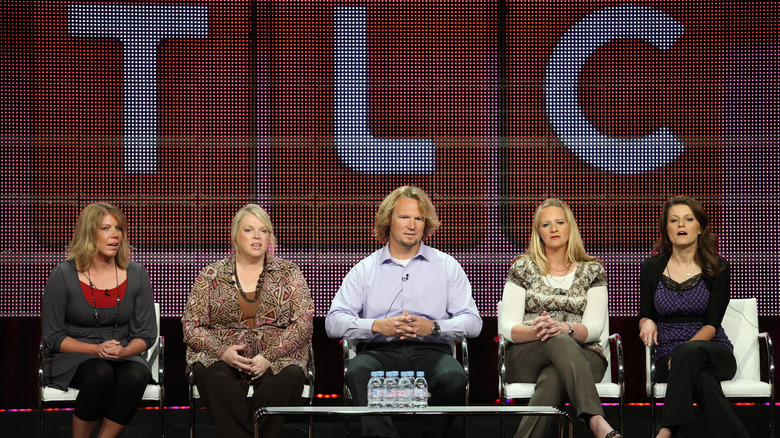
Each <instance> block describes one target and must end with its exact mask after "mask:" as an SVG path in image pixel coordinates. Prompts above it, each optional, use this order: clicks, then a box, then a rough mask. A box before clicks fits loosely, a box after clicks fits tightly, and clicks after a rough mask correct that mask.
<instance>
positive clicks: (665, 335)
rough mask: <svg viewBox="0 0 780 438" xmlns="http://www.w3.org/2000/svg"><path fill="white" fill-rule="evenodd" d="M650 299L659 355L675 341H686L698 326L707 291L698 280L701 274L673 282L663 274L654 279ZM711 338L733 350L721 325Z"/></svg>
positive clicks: (705, 306) (664, 354)
mask: <svg viewBox="0 0 780 438" xmlns="http://www.w3.org/2000/svg"><path fill="white" fill-rule="evenodd" d="M653 301H654V303H655V308H656V310H657V312H658V316H659V318H658V319H659V321H658V346H657V347H656V353H655V357H656V358H658V359H660V358H663V357H664V356H667V355H670V354H672V351H674V349H675V348H676V347H677V346H678V345H680V344H683V343H685V342H688V341H689V340H690V339H691V338H692V337H693V336H694V335H695V334H696V333H698V332H699V330H701V327H702V318H703V317H704V315H705V312H706V310H707V306H708V304H709V301H710V291H709V290H708V289H707V286H706V284H705V283H704V281H702V278H701V274H699V275H697V276H695V277H692V278H691V279H690V280H688V281H685V282H683V283H677V282H676V281H674V280H672V279H671V278H669V277H667V276H666V275H664V276H663V277H662V278H661V281H659V282H658V288H657V289H656V291H655V295H654V298H653ZM712 341H713V342H718V343H721V344H723V345H725V346H726V347H728V348H729V349H730V350H732V351H733V350H734V346H733V345H731V341H729V338H728V337H727V336H726V333H725V332H724V331H723V327H721V326H718V328H717V329H716V330H715V337H714V338H713V339H712Z"/></svg>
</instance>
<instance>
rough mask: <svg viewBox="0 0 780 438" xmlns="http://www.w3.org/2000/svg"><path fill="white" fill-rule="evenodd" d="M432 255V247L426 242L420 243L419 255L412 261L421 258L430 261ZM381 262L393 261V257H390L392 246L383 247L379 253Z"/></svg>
mask: <svg viewBox="0 0 780 438" xmlns="http://www.w3.org/2000/svg"><path fill="white" fill-rule="evenodd" d="M430 254H431V247H429V246H428V245H426V244H425V243H424V242H420V247H419V248H417V254H415V255H414V256H412V260H414V259H416V258H421V259H423V260H430V259H431V257H430ZM379 261H380V263H388V262H392V261H393V256H392V255H390V245H389V244H387V245H385V246H383V247H382V250H381V252H380V253H379Z"/></svg>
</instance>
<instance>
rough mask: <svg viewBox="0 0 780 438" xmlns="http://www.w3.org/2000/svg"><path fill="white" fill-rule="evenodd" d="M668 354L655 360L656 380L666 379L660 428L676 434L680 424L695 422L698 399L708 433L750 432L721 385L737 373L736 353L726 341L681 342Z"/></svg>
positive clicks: (717, 434)
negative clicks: (727, 345) (670, 364)
mask: <svg viewBox="0 0 780 438" xmlns="http://www.w3.org/2000/svg"><path fill="white" fill-rule="evenodd" d="M671 360H672V366H671V368H669V356H664V357H662V358H661V359H659V360H658V361H657V362H656V366H655V369H656V381H658V382H667V387H666V400H665V401H664V415H663V418H662V419H661V427H667V428H669V429H671V430H672V432H674V433H675V434H676V433H677V431H678V430H679V428H680V425H682V424H686V423H694V422H695V421H696V411H695V408H694V407H693V403H694V402H696V403H698V404H699V406H700V407H701V408H702V409H703V410H704V415H705V417H706V420H707V421H706V425H701V426H703V427H709V429H710V434H709V435H708V436H723V437H737V438H739V437H744V438H748V437H749V435H748V433H747V431H746V430H745V428H744V426H742V423H741V422H740V421H739V418H738V417H737V414H736V413H735V412H734V409H733V408H732V407H731V403H729V401H728V399H727V398H726V396H725V395H723V389H722V388H721V386H720V382H721V381H722V380H729V379H731V378H732V377H734V374H735V373H736V372H737V362H736V360H735V359H734V354H733V353H732V352H731V350H729V349H728V347H726V346H725V345H723V344H720V343H718V342H712V341H691V342H686V343H684V344H680V345H679V346H678V347H677V348H676V349H675V350H674V352H673V353H672V354H671Z"/></svg>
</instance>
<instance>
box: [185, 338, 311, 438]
mask: <svg viewBox="0 0 780 438" xmlns="http://www.w3.org/2000/svg"><path fill="white" fill-rule="evenodd" d="M304 374H305V375H306V383H305V384H304V385H303V392H302V393H301V398H305V399H307V400H308V401H309V405H310V406H311V404H312V402H313V400H314V347H313V346H312V343H311V342H309V361H308V362H307V363H306V369H305V370H304ZM187 383H188V384H189V385H188V386H189V401H190V438H195V402H196V400H198V399H200V392H198V385H196V384H195V375H194V373H193V372H192V370H190V372H189V373H188V374H187ZM254 393H255V390H254V388H253V387H252V386H250V387H249V392H248V393H247V397H249V398H251V397H252V395H253V394H254ZM312 421H313V418H312V417H309V431H310V432H311V428H312Z"/></svg>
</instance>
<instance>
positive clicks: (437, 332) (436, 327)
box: [431, 321, 441, 336]
mask: <svg viewBox="0 0 780 438" xmlns="http://www.w3.org/2000/svg"><path fill="white" fill-rule="evenodd" d="M440 334H441V327H440V326H439V323H438V322H437V321H433V327H431V335H433V336H439V335H440Z"/></svg>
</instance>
